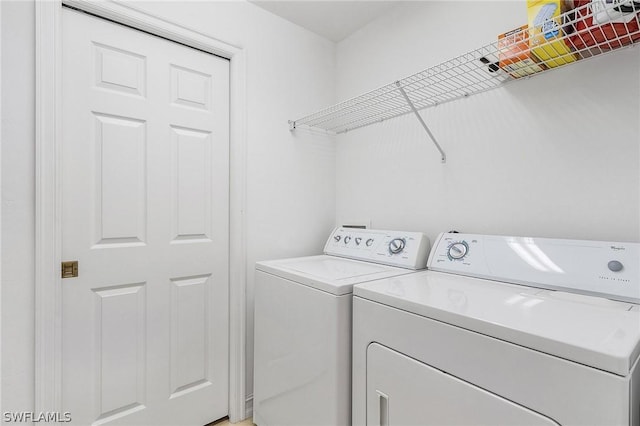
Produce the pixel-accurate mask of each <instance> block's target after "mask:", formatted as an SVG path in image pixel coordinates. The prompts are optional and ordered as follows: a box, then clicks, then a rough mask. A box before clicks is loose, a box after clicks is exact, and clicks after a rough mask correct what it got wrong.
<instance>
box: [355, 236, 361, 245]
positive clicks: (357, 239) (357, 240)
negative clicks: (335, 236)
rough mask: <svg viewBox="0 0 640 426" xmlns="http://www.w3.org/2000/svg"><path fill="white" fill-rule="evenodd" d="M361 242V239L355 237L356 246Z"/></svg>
mask: <svg viewBox="0 0 640 426" xmlns="http://www.w3.org/2000/svg"><path fill="white" fill-rule="evenodd" d="M361 242H362V238H360V237H356V245H357V246H359V245H360V243H361Z"/></svg>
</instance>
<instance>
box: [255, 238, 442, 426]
mask: <svg viewBox="0 0 640 426" xmlns="http://www.w3.org/2000/svg"><path fill="white" fill-rule="evenodd" d="M429 246H430V245H429V240H428V238H427V237H426V236H425V235H424V234H422V233H419V232H402V231H400V232H399V231H379V230H370V229H352V228H337V229H335V230H334V231H333V232H332V233H331V235H330V236H329V239H328V241H327V243H326V245H325V248H324V253H325V254H324V255H319V256H308V257H300V258H293V259H281V260H274V261H266V262H258V263H257V264H256V278H255V293H254V294H255V297H254V303H255V315H254V319H255V328H254V397H253V421H254V423H256V424H257V425H259V426H268V425H271V426H274V425H277V426H286V425H295V426H300V425H318V426H329V425H331V426H338V425H349V424H350V423H351V314H352V310H351V301H352V288H353V285H354V284H358V283H364V282H369V281H374V280H379V279H383V278H388V277H394V276H400V275H406V274H410V273H412V272H415V270H417V269H424V268H425V267H426V263H427V256H428V253H429V248H430V247H429Z"/></svg>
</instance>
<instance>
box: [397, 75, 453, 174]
mask: <svg viewBox="0 0 640 426" xmlns="http://www.w3.org/2000/svg"><path fill="white" fill-rule="evenodd" d="M396 86H398V90H399V91H400V93H402V96H403V97H404V99H405V100H406V101H407V105H409V107H410V108H411V111H413V113H414V114H415V116H416V118H417V119H418V121H419V122H420V124H421V125H422V127H423V128H424V130H425V131H426V132H427V134H428V135H429V138H430V139H431V141H432V142H433V144H434V145H435V146H436V148H438V151H440V159H441V160H442V162H443V163H446V162H447V155H446V154H445V153H444V151H443V150H442V147H441V146H440V144H439V143H438V141H437V140H436V138H435V136H433V133H431V130H429V126H427V123H425V122H424V120H423V119H422V116H421V115H420V113H418V110H417V109H416V106H415V105H414V104H413V102H411V99H409V95H407V92H405V90H404V87H402V84H400V81H396Z"/></svg>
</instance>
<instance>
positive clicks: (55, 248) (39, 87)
mask: <svg viewBox="0 0 640 426" xmlns="http://www.w3.org/2000/svg"><path fill="white" fill-rule="evenodd" d="M35 3H36V123H35V124H36V217H35V231H36V241H35V245H36V261H35V272H36V276H35V295H36V300H35V407H34V408H35V412H36V413H38V412H46V411H54V412H56V411H57V412H61V411H62V341H61V336H62V333H61V313H62V296H61V295H62V280H61V278H60V262H61V261H62V257H61V255H62V240H61V235H62V216H61V180H60V179H61V178H60V176H61V173H60V143H61V122H62V121H61V111H62V109H61V94H62V79H61V63H62V43H61V27H62V21H61V15H62V13H61V11H62V5H63V4H65V5H68V6H71V7H73V8H75V9H79V10H82V11H86V12H89V13H91V14H93V15H97V16H100V17H102V18H106V19H109V20H112V21H114V22H117V23H122V24H124V25H127V26H130V27H133V28H136V29H139V30H142V31H145V32H148V33H151V34H154V35H157V36H160V37H163V38H166V39H169V40H172V41H176V42H178V43H182V44H184V45H187V46H191V47H194V48H196V49H200V50H203V51H206V52H209V53H213V54H215V55H218V56H222V57H224V58H227V59H229V60H230V84H231V88H230V95H231V104H230V129H229V130H230V154H229V162H230V164H229V165H230V175H229V178H230V180H229V184H230V188H229V190H230V193H229V233H230V235H232V236H233V238H229V418H230V420H231V421H232V422H237V421H240V420H243V419H244V418H245V417H246V414H247V412H246V409H245V321H246V316H245V297H246V296H245V289H246V247H245V235H246V234H245V229H246V224H245V204H246V202H245V194H246V120H245V111H246V84H245V78H246V70H245V64H246V50H245V49H242V48H239V47H236V46H232V45H230V44H228V43H225V42H222V41H220V40H216V39H214V38H211V37H209V36H207V35H205V34H202V33H199V32H197V31H194V30H190V29H188V28H185V27H183V26H181V25H178V24H175V23H172V22H169V21H167V20H165V19H162V18H159V17H157V16H153V15H150V14H149V13H146V12H143V11H140V10H137V9H134V8H132V7H130V6H128V5H125V4H123V3H121V2H115V1H112V0H108V1H100V2H94V1H88V0H36V2H35ZM72 415H73V413H72Z"/></svg>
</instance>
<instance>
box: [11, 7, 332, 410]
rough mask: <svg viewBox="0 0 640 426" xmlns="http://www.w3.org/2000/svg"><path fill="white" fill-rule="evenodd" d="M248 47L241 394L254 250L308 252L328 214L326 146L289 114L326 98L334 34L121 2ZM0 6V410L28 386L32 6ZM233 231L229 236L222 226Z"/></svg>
mask: <svg viewBox="0 0 640 426" xmlns="http://www.w3.org/2000/svg"><path fill="white" fill-rule="evenodd" d="M127 4H129V5H130V6H133V7H135V8H139V9H141V10H144V11H146V12H149V13H151V14H153V15H156V16H158V17H160V18H164V19H166V20H168V21H170V22H173V23H177V24H179V25H182V26H184V27H188V28H190V29H193V30H195V31H198V32H201V33H204V34H207V35H208V36H211V37H214V38H217V39H219V40H221V41H224V42H226V43H229V44H233V45H236V46H239V47H242V48H243V49H245V52H246V98H247V99H246V105H247V110H246V117H245V119H246V140H247V152H246V168H247V182H246V230H247V233H246V247H247V254H246V264H247V360H246V361H247V375H246V387H247V394H248V395H250V394H251V392H252V387H253V386H252V383H253V345H252V342H253V315H252V313H253V275H254V264H255V262H256V260H264V259H269V258H282V257H292V256H302V255H309V254H317V253H318V252H319V251H320V250H321V249H322V247H323V244H324V241H325V239H326V236H327V235H328V234H329V232H330V231H331V229H332V227H333V225H334V221H335V186H336V185H335V148H334V144H333V142H332V141H331V140H327V139H326V138H325V137H318V136H314V135H312V134H292V133H290V132H289V129H288V125H287V120H288V119H290V118H292V117H294V116H295V115H296V114H298V113H299V112H300V111H312V110H315V109H319V108H321V107H322V106H324V105H327V104H331V103H333V102H335V81H334V75H335V70H334V53H335V45H334V43H332V42H330V41H328V40H326V39H323V38H322V37H320V36H318V35H316V34H313V33H311V32H309V31H307V30H304V29H302V28H301V27H298V26H296V25H294V24H291V23H289V22H288V21H285V20H283V19H281V18H278V17H276V16H275V15H272V14H271V13H268V12H266V11H264V10H263V9H260V8H258V7H256V6H254V5H252V4H250V3H247V2H198V1H196V2H183V1H181V2H157V3H154V2H140V3H131V2H127ZM1 7H2V13H1V17H2V22H1V24H2V25H1V27H2V49H1V51H2V72H1V75H2V94H3V96H2V197H3V198H2V237H3V251H2V372H1V373H2V398H3V399H2V410H3V411H31V410H32V409H33V401H34V399H33V397H34V396H33V392H34V370H33V368H34V367H33V366H34V238H35V237H34V215H35V205H34V203H35V201H34V197H35V192H34V185H35V184H34V176H35V173H36V170H35V164H34V158H35V153H34V150H35V145H34V143H35V142H34V139H35V136H34V120H35V116H34V111H35V101H34V99H35V98H34V96H35V95H34V92H35V87H34V81H35V80H34V79H35V62H34V61H35V59H34V56H35V53H34V43H35V27H34V22H35V15H34V10H35V9H34V2H33V1H17V2H11V1H3V2H1ZM231 238H237V236H235V235H231Z"/></svg>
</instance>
